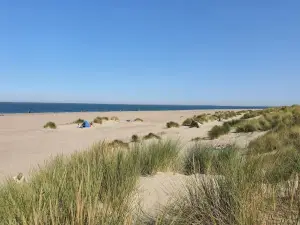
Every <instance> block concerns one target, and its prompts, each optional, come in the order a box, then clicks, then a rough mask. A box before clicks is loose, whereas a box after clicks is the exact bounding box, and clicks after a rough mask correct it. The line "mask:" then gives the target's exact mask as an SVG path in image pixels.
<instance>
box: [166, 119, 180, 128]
mask: <svg viewBox="0 0 300 225" xmlns="http://www.w3.org/2000/svg"><path fill="white" fill-rule="evenodd" d="M166 127H167V128H172V127H176V128H178V127H179V124H178V123H176V122H173V121H170V122H167V124H166Z"/></svg>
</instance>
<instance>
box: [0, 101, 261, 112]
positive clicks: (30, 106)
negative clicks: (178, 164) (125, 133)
mask: <svg viewBox="0 0 300 225" xmlns="http://www.w3.org/2000/svg"><path fill="white" fill-rule="evenodd" d="M242 108H251V109H260V108H264V107H262V106H214V105H122V104H76V103H29V102H28V103H19V102H18V103H17V102H2V103H1V102H0V113H28V112H31V113H46V112H82V111H84V112H85V111H87V112H108V111H161V110H195V109H242Z"/></svg>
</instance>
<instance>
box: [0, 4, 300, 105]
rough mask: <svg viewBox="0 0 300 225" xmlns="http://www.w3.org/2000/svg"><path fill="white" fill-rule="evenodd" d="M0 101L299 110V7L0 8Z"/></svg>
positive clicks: (107, 6) (11, 5)
mask: <svg viewBox="0 0 300 225" xmlns="http://www.w3.org/2000/svg"><path fill="white" fill-rule="evenodd" d="M0 28H1V35H0V76H1V88H0V101H38V102H90V103H143V104H151V103H156V104H218V105H283V104H285V105H287V104H293V103H300V89H299V87H300V73H299V72H300V1H298V0H285V1H283V0H280V1H279V0H264V1H259V0H252V1H240V0H226V1H224V0H218V1H216V0H186V1H184V0H180V1H179V0H172V1H171V0H143V1H141V0H135V1H132V0H127V1H113V0H112V1H96V0H94V1H77V0H72V1H67V0H60V1H58V0H51V1H50V0H45V1H41V0H36V1H31V0H27V1H23V0H18V1H11V0H2V1H0Z"/></svg>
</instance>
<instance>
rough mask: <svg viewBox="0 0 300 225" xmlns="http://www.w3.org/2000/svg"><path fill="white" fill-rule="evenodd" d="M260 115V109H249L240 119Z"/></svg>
mask: <svg viewBox="0 0 300 225" xmlns="http://www.w3.org/2000/svg"><path fill="white" fill-rule="evenodd" d="M259 115H261V111H260V110H256V111H249V112H248V113H245V114H244V115H243V116H242V118H241V119H250V118H253V117H257V116H259Z"/></svg>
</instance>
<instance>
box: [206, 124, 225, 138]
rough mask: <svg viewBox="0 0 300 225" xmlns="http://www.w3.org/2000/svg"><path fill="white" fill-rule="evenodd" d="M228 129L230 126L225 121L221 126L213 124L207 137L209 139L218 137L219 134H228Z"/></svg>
mask: <svg viewBox="0 0 300 225" xmlns="http://www.w3.org/2000/svg"><path fill="white" fill-rule="evenodd" d="M229 131H230V126H229V124H227V123H224V124H223V125H222V126H218V125H216V126H214V127H213V128H212V129H211V130H210V131H209V132H208V137H209V138H210V139H215V138H218V137H220V136H221V135H224V134H228V133H229Z"/></svg>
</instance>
